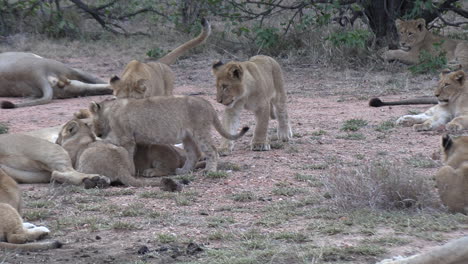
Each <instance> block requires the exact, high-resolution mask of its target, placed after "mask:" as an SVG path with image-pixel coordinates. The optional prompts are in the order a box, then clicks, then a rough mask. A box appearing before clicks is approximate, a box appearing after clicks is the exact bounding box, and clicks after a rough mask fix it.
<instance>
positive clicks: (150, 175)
mask: <svg viewBox="0 0 468 264" xmlns="http://www.w3.org/2000/svg"><path fill="white" fill-rule="evenodd" d="M141 176H142V177H145V178H153V177H156V176H158V174H157V172H156V169H146V170H144V171H143V173H142V174H141Z"/></svg>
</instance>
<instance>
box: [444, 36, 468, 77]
mask: <svg viewBox="0 0 468 264" xmlns="http://www.w3.org/2000/svg"><path fill="white" fill-rule="evenodd" d="M448 65H449V66H450V67H454V68H456V67H457V66H458V65H461V66H462V69H464V70H465V72H466V71H467V70H468V43H466V42H462V43H459V44H458V45H457V47H456V49H455V52H454V58H453V60H451V61H449V62H448Z"/></svg>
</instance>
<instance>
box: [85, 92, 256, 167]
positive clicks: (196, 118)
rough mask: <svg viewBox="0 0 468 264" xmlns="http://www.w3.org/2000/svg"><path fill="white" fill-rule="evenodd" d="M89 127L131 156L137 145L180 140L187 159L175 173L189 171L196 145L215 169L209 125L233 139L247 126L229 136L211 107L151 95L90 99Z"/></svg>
mask: <svg viewBox="0 0 468 264" xmlns="http://www.w3.org/2000/svg"><path fill="white" fill-rule="evenodd" d="M89 109H90V111H91V113H92V114H93V119H94V122H93V124H94V125H93V129H94V132H95V134H96V135H97V136H98V137H101V138H103V139H104V140H107V141H109V142H110V143H112V144H115V145H119V146H122V147H124V148H125V149H127V151H128V153H129V157H130V159H133V157H134V153H135V147H136V145H137V144H141V145H151V144H177V143H180V142H182V143H183V144H184V148H185V150H186V152H187V159H186V161H185V163H184V166H183V167H182V168H178V169H177V170H176V174H185V173H188V172H190V171H192V170H193V169H194V167H195V164H196V162H197V161H198V157H199V151H200V150H199V147H200V148H201V151H202V152H203V153H205V154H206V170H207V171H216V170H217V161H218V153H217V151H216V147H215V146H214V145H213V142H212V137H211V126H214V127H215V129H216V130H217V131H218V132H219V133H220V134H221V136H223V137H225V138H229V139H231V140H235V139H238V138H240V137H241V136H243V135H244V134H245V133H246V132H247V130H248V129H249V128H248V127H244V128H243V129H242V131H241V132H240V133H239V134H236V135H232V134H229V133H228V132H226V130H224V128H223V126H222V125H221V122H220V121H219V119H218V116H217V114H216V111H215V110H214V108H213V106H212V105H211V104H210V103H209V102H208V101H206V100H204V99H202V98H198V97H191V96H154V97H149V98H145V99H118V100H107V101H104V102H102V103H99V104H98V103H95V102H92V103H91V104H90V106H89Z"/></svg>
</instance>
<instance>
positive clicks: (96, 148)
mask: <svg viewBox="0 0 468 264" xmlns="http://www.w3.org/2000/svg"><path fill="white" fill-rule="evenodd" d="M56 143H57V144H59V145H60V146H62V147H63V148H64V149H65V150H66V151H67V152H68V154H69V156H70V158H71V161H72V164H73V167H74V168H75V169H76V170H77V171H79V172H83V173H89V174H100V175H106V176H107V177H109V179H111V182H119V183H122V184H124V185H129V186H136V187H139V186H162V184H166V185H167V184H168V183H169V182H170V183H169V184H170V186H178V185H177V184H176V183H175V182H173V181H172V180H170V179H164V180H160V179H154V180H148V179H141V178H136V177H135V174H136V173H135V166H134V163H133V159H132V160H130V159H129V155H128V153H127V151H126V150H125V149H124V148H123V147H119V146H115V145H113V144H110V143H107V142H104V141H102V140H100V141H98V140H96V137H95V135H94V134H93V132H92V131H91V128H90V127H89V126H88V125H87V124H86V123H84V122H82V121H80V120H79V119H74V120H71V121H69V122H67V123H66V124H65V125H64V126H63V128H62V130H61V131H60V133H59V136H58V139H57V142H56ZM160 154H162V153H160ZM140 155H141V154H140ZM164 158H165V159H168V160H167V162H168V163H170V162H174V161H177V158H178V157H170V156H166V157H164ZM171 158H172V159H171ZM165 161H166V160H165ZM140 162H142V161H140ZM179 165H180V166H182V164H180V163H178V164H176V165H175V168H178V167H179ZM150 166H151V165H147V167H150ZM175 168H174V169H173V171H175ZM150 170H151V171H150V172H152V173H159V174H162V173H164V172H165V171H162V172H161V171H158V169H157V168H156V169H150ZM154 171H156V172H154ZM166 175H167V174H166ZM162 189H167V188H165V187H164V186H162ZM179 189H180V187H179V188H177V190H179ZM172 191H175V190H172Z"/></svg>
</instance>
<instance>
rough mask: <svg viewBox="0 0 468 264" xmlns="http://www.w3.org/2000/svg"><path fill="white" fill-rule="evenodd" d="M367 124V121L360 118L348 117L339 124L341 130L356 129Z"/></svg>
mask: <svg viewBox="0 0 468 264" xmlns="http://www.w3.org/2000/svg"><path fill="white" fill-rule="evenodd" d="M365 126H367V121H365V120H362V119H349V120H346V121H345V122H344V124H343V125H342V126H341V130H342V131H358V130H359V129H360V128H361V127H365Z"/></svg>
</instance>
